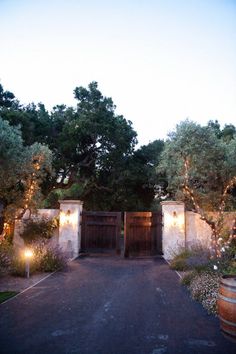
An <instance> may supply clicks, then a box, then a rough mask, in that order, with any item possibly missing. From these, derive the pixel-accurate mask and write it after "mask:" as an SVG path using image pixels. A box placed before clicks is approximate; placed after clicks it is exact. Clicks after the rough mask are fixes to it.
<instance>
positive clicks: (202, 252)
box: [170, 246, 209, 271]
mask: <svg viewBox="0 0 236 354" xmlns="http://www.w3.org/2000/svg"><path fill="white" fill-rule="evenodd" d="M208 261H209V252H208V251H207V250H206V249H204V248H203V247H202V246H195V247H192V248H191V249H183V250H180V251H179V253H177V254H175V256H174V258H173V259H172V261H171V264H170V267H171V269H175V270H180V271H187V270H192V269H196V268H199V269H200V268H202V267H205V265H206V264H207V263H208Z"/></svg>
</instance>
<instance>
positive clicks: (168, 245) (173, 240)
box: [161, 201, 236, 259]
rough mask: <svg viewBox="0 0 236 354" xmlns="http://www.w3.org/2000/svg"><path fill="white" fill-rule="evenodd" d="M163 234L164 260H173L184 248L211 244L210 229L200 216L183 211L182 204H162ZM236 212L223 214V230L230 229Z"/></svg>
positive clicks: (172, 202)
mask: <svg viewBox="0 0 236 354" xmlns="http://www.w3.org/2000/svg"><path fill="white" fill-rule="evenodd" d="M161 204H162V212H163V233H162V247H163V254H164V257H165V258H166V259H171V258H173V256H174V254H175V253H176V252H177V251H178V250H179V249H180V248H184V247H192V246H199V245H201V246H203V247H206V248H209V246H210V242H211V228H210V226H209V225H208V224H207V223H206V222H205V221H204V220H202V219H201V217H200V215H199V214H197V213H194V212H191V211H186V210H185V205H184V203H183V202H178V201H166V202H162V203H161ZM235 218H236V212H226V213H224V225H225V228H226V229H228V230H230V229H232V226H233V222H234V220H235Z"/></svg>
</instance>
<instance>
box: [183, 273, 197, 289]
mask: <svg viewBox="0 0 236 354" xmlns="http://www.w3.org/2000/svg"><path fill="white" fill-rule="evenodd" d="M197 275H198V273H197V272H196V271H194V270H193V271H190V272H187V273H186V274H185V275H184V276H183V278H182V279H181V284H183V285H186V286H189V285H190V284H191V281H192V280H193V278H195V277H196V276H197Z"/></svg>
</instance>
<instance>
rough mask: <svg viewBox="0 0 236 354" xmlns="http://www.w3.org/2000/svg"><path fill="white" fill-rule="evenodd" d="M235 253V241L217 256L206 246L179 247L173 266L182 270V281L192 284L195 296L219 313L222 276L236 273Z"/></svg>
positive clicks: (206, 307)
mask: <svg viewBox="0 0 236 354" xmlns="http://www.w3.org/2000/svg"><path fill="white" fill-rule="evenodd" d="M234 241H235V240H234ZM235 256H236V244H235V242H233V243H232V244H231V245H230V246H229V247H228V248H226V249H224V251H223V252H222V254H221V257H217V258H214V257H212V256H211V255H210V253H209V250H207V249H204V248H203V247H194V248H192V249H188V250H185V249H183V250H179V252H178V253H177V254H175V256H174V258H173V259H172V260H171V262H170V267H171V268H172V269H174V270H176V271H178V272H179V274H180V277H181V283H182V284H183V285H185V286H186V287H187V288H188V290H189V292H190V294H191V297H192V299H194V300H196V301H199V302H200V303H201V304H202V305H203V307H204V308H205V309H206V310H207V311H208V313H211V314H214V315H217V304H216V302H217V298H218V291H219V286H220V279H221V277H222V276H223V275H235V276H236V259H235Z"/></svg>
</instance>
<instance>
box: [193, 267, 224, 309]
mask: <svg viewBox="0 0 236 354" xmlns="http://www.w3.org/2000/svg"><path fill="white" fill-rule="evenodd" d="M219 284H220V275H219V274H218V273H210V272H209V273H201V274H199V275H196V276H195V277H194V278H193V279H192V280H191V282H190V286H189V290H190V293H191V296H192V298H193V299H194V300H197V301H200V302H201V303H202V305H203V307H204V308H206V310H207V311H208V313H213V314H216V313H217V309H216V301H217V297H218V290H219Z"/></svg>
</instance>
